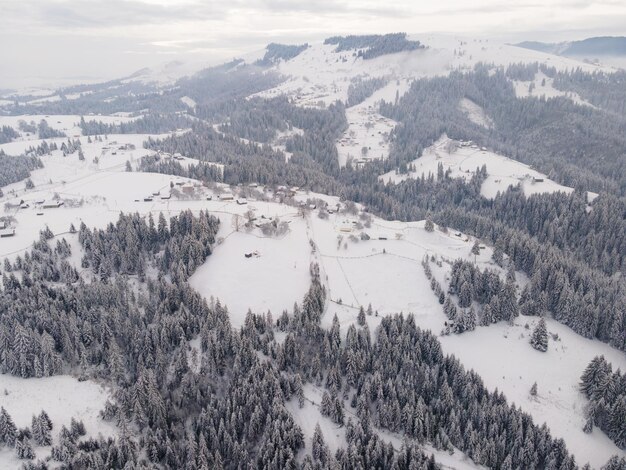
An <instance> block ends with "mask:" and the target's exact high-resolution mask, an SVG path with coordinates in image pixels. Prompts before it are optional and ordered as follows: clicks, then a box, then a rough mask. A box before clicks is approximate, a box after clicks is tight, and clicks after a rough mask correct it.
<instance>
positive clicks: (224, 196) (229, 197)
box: [220, 193, 235, 201]
mask: <svg viewBox="0 0 626 470" xmlns="http://www.w3.org/2000/svg"><path fill="white" fill-rule="evenodd" d="M233 199H235V196H233V194H232V193H222V194H220V201H232V200H233Z"/></svg>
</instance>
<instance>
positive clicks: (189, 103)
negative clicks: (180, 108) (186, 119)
mask: <svg viewBox="0 0 626 470" xmlns="http://www.w3.org/2000/svg"><path fill="white" fill-rule="evenodd" d="M180 100H181V101H182V102H183V104H185V105H187V106H189V107H190V108H192V109H195V108H196V102H195V101H194V100H193V99H192V98H189V97H188V96H183V97H182V98H181V99H180Z"/></svg>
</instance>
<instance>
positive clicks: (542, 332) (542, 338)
mask: <svg viewBox="0 0 626 470" xmlns="http://www.w3.org/2000/svg"><path fill="white" fill-rule="evenodd" d="M530 344H531V345H532V347H533V348H535V349H536V350H537V351H541V352H546V351H547V350H548V330H547V329H546V321H545V320H544V319H543V318H541V319H540V320H539V323H537V326H536V327H535V329H534V330H533V334H532V336H531V337H530Z"/></svg>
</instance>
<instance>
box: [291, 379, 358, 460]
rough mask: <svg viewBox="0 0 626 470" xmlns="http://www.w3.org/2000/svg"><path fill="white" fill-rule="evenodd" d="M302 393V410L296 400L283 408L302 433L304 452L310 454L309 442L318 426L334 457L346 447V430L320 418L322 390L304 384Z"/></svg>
mask: <svg viewBox="0 0 626 470" xmlns="http://www.w3.org/2000/svg"><path fill="white" fill-rule="evenodd" d="M303 391H304V397H305V401H304V406H303V407H302V408H300V405H299V404H298V399H297V398H292V399H291V400H290V401H288V402H287V403H286V404H285V407H286V408H287V411H289V413H290V414H291V416H293V419H294V421H295V423H296V424H297V425H298V426H299V427H300V429H302V432H303V433H304V442H305V446H306V447H305V452H306V453H308V454H310V453H311V440H312V439H313V434H314V433H315V426H316V425H317V424H319V425H320V429H321V431H322V435H323V436H324V441H325V442H326V444H327V445H328V448H329V449H330V451H331V452H332V453H333V455H334V454H335V452H337V450H338V449H340V448H342V447H343V448H345V446H346V445H347V443H346V430H345V428H344V427H343V426H338V425H337V424H335V423H333V422H332V420H331V419H330V418H327V417H326V416H322V414H321V413H320V411H319V406H320V404H321V402H322V395H323V393H324V392H323V390H322V389H320V388H319V387H316V386H314V385H312V384H305V385H304V387H303Z"/></svg>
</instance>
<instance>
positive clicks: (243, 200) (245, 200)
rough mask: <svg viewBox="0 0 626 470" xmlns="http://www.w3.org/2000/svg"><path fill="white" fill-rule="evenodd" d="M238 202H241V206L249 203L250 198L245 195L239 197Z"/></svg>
mask: <svg viewBox="0 0 626 470" xmlns="http://www.w3.org/2000/svg"><path fill="white" fill-rule="evenodd" d="M237 204H239V205H240V206H243V205H245V204H248V200H247V199H246V198H245V197H238V198H237Z"/></svg>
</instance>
